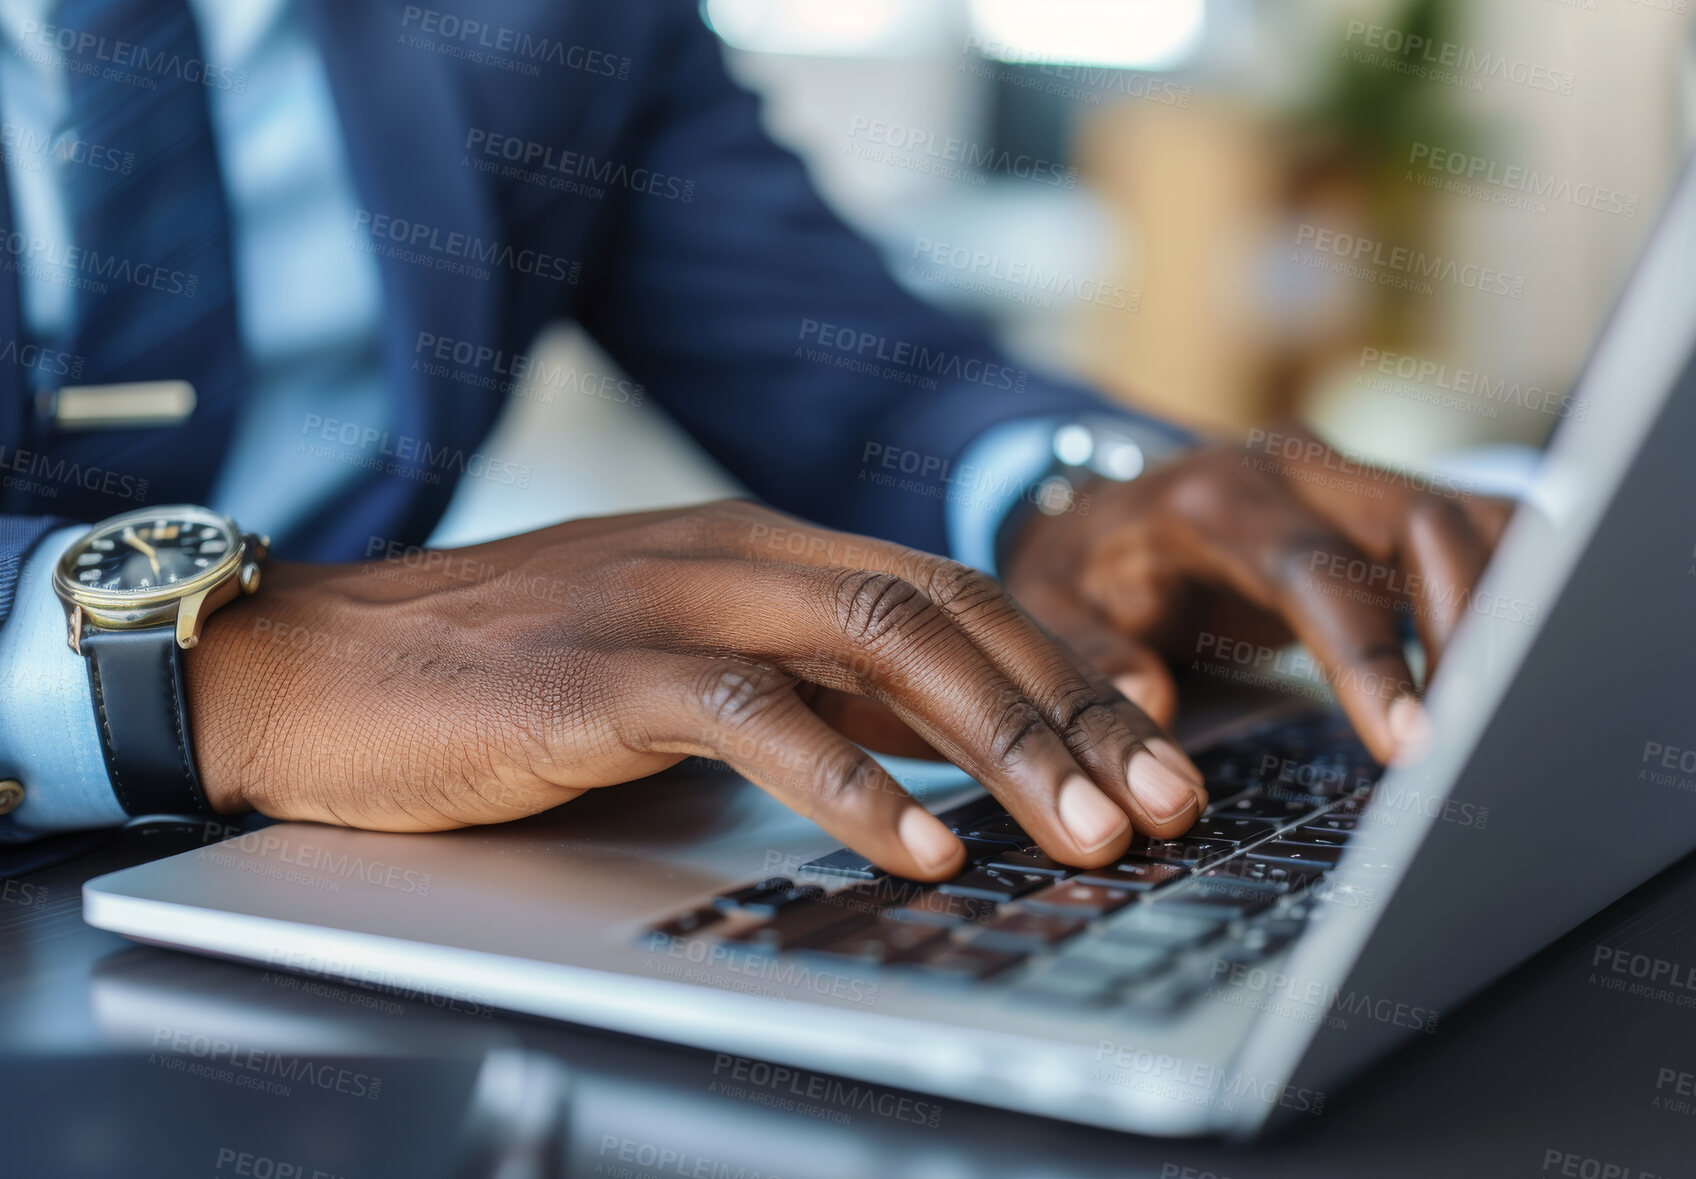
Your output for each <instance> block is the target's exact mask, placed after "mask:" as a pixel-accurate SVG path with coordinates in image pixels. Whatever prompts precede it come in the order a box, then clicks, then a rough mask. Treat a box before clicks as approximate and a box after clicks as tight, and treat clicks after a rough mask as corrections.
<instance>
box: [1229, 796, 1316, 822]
mask: <svg viewBox="0 0 1696 1179" xmlns="http://www.w3.org/2000/svg"><path fill="white" fill-rule="evenodd" d="M1316 805H1318V804H1317V803H1316V802H1315V801H1314V800H1312V799H1306V798H1304V799H1287V798H1279V797H1275V796H1268V795H1265V794H1251V795H1249V796H1248V797H1247V798H1239V799H1237V800H1236V801H1234V802H1226V803H1223V804H1221V805H1219V806H1215V807H1210V808H1208V811H1207V817H1209V818H1220V819H1266V820H1268V821H1270V822H1273V823H1279V824H1282V823H1288V822H1294V821H1295V820H1297V819H1299V818H1301V817H1302V816H1303V815H1306V814H1310V813H1312V811H1313V809H1314V807H1315V806H1316Z"/></svg>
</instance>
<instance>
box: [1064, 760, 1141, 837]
mask: <svg viewBox="0 0 1696 1179" xmlns="http://www.w3.org/2000/svg"><path fill="white" fill-rule="evenodd" d="M1060 821H1061V822H1062V823H1064V824H1065V826H1066V830H1067V831H1068V832H1070V834H1071V836H1072V842H1073V843H1076V844H1077V845H1078V849H1079V850H1080V851H1085V852H1092V851H1094V850H1095V849H1096V848H1098V847H1104V846H1106V845H1107V844H1108V843H1111V842H1112V841H1113V840H1115V839H1117V838H1119V836H1121V835H1123V834H1124V833H1125V828H1127V827H1129V826H1130V825H1131V817H1130V816H1129V815H1127V814H1126V813H1125V812H1124V811H1122V810H1120V809H1119V808H1118V807H1116V806H1114V805H1113V800H1112V799H1110V798H1108V797H1107V796H1106V795H1105V794H1103V793H1102V792H1101V791H1100V789H1099V788H1097V786H1096V784H1095V783H1094V782H1091V781H1090V780H1089V779H1088V778H1086V777H1084V776H1083V775H1082V774H1073V775H1072V776H1071V777H1070V778H1067V779H1066V780H1065V781H1064V782H1062V783H1061V784H1060Z"/></svg>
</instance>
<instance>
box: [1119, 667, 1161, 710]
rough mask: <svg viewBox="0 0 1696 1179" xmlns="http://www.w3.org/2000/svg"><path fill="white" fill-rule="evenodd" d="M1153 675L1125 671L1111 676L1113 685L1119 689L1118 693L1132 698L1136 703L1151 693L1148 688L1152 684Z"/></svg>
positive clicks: (1139, 702) (1141, 701)
mask: <svg viewBox="0 0 1696 1179" xmlns="http://www.w3.org/2000/svg"><path fill="white" fill-rule="evenodd" d="M1154 682H1155V680H1154V677H1153V676H1151V675H1144V674H1142V673H1141V672H1135V671H1127V672H1125V673H1123V674H1122V675H1116V676H1114V677H1113V686H1114V687H1115V688H1118V689H1119V694H1120V695H1122V696H1125V697H1128V698H1129V699H1131V700H1134V701H1135V702H1136V703H1138V704H1142V703H1143V701H1145V700H1146V699H1148V697H1149V696H1150V695H1151V693H1150V691H1149V689H1151V688H1152V687H1153V686H1154Z"/></svg>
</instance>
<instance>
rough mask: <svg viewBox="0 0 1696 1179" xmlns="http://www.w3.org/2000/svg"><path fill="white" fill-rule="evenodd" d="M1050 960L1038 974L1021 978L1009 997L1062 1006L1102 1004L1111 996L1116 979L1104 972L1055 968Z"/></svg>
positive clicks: (1115, 988)
mask: <svg viewBox="0 0 1696 1179" xmlns="http://www.w3.org/2000/svg"><path fill="white" fill-rule="evenodd" d="M1059 966H1060V963H1059V962H1054V963H1050V964H1049V967H1048V968H1047V969H1045V970H1043V971H1042V972H1041V973H1039V974H1037V975H1035V976H1033V977H1029V978H1023V979H1020V980H1019V982H1018V985H1016V986H1015V987H1014V988H1013V990H1012V992H1011V993H1010V997H1011V998H1012V999H1013V1000H1015V1001H1018V1002H1031V1003H1054V1004H1058V1005H1060V1006H1063V1007H1101V1006H1105V1005H1106V1004H1107V1002H1108V1001H1109V1000H1110V999H1112V998H1113V995H1114V992H1115V991H1116V990H1117V989H1118V983H1117V981H1116V980H1115V979H1114V978H1113V977H1112V976H1111V975H1106V974H1090V973H1086V972H1083V971H1078V970H1071V971H1068V970H1061V969H1058V967H1059Z"/></svg>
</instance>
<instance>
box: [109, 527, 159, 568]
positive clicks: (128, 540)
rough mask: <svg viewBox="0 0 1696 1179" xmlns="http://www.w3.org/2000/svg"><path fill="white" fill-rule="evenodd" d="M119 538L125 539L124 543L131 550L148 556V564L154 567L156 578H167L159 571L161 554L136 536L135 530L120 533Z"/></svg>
mask: <svg viewBox="0 0 1696 1179" xmlns="http://www.w3.org/2000/svg"><path fill="white" fill-rule="evenodd" d="M119 536H121V537H122V538H123V541H124V543H125V544H127V545H129V546H130V547H131V548H133V549H135V550H137V551H138V552H142V553H145V554H146V555H147V563H148V564H149V565H151V566H153V576H155V577H163V576H165V575H164V574H163V573H161V572H160V571H159V553H158V550H156V549H155V548H154V547H153V546H152V545H150V544H147V543H146V542H145V541H143V540H142V539H141V537H139V536H137V535H136V534H135V529H134V528H126V529H124V530H123V532H121V533H119Z"/></svg>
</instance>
